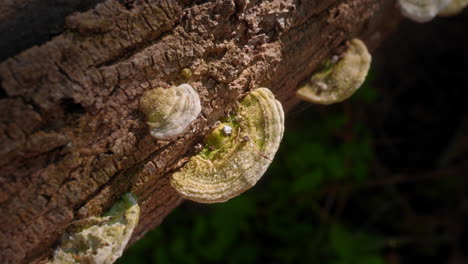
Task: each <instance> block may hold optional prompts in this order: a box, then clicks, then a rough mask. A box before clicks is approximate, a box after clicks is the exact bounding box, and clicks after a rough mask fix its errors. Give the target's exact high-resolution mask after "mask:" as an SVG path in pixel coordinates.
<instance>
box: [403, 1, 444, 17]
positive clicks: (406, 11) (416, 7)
mask: <svg viewBox="0 0 468 264" xmlns="http://www.w3.org/2000/svg"><path fill="white" fill-rule="evenodd" d="M450 1H451V0H398V4H399V5H400V9H401V13H402V14H403V15H404V16H405V17H407V18H409V19H411V20H413V21H415V22H419V23H424V22H428V21H430V20H432V19H433V18H434V17H435V16H436V15H437V14H438V13H439V11H441V10H442V9H444V8H445V7H446V6H447V5H448V4H449V3H450Z"/></svg>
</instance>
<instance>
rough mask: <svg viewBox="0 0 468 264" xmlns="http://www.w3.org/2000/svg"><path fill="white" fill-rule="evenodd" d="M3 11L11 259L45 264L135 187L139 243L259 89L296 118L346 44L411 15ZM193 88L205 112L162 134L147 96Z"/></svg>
mask: <svg viewBox="0 0 468 264" xmlns="http://www.w3.org/2000/svg"><path fill="white" fill-rule="evenodd" d="M16 2H19V1H16ZM50 2H56V1H50ZM99 2H102V3H99ZM2 5H3V6H2V7H0V8H1V9H3V10H0V25H1V26H0V32H1V33H0V37H1V39H2V42H1V46H0V50H1V51H0V58H1V59H3V60H4V61H3V62H1V63H0V80H1V86H0V111H1V112H2V114H1V116H0V142H1V148H0V171H1V175H0V184H1V188H0V210H1V212H2V216H1V217H0V233H1V234H2V236H1V237H0V262H1V263H37V262H39V261H41V260H44V259H46V258H47V257H48V256H50V254H51V252H52V250H53V248H54V247H55V245H56V242H57V241H58V239H59V238H60V236H61V235H62V234H63V233H64V231H65V230H66V229H67V227H68V226H69V225H70V224H71V223H72V222H73V221H75V220H78V219H82V218H84V217H89V216H93V215H100V214H101V213H102V212H103V211H105V210H106V209H107V208H108V207H109V206H110V205H111V204H112V203H113V202H114V201H115V200H116V199H117V198H119V197H120V196H121V195H122V194H123V193H125V192H132V193H133V194H135V195H136V196H137V197H138V201H139V204H140V207H141V216H140V223H139V225H138V227H137V229H136V230H135V232H134V234H133V237H132V241H133V242H134V241H136V240H137V239H139V238H140V237H142V236H143V235H144V233H145V232H147V231H148V230H150V229H152V228H154V227H155V226H156V225H159V224H160V223H161V221H162V220H163V219H164V217H165V216H166V215H167V214H168V213H169V212H170V211H171V210H172V209H173V208H174V207H176V206H177V205H178V204H180V202H181V201H182V199H181V198H180V197H179V196H178V194H177V193H176V192H175V191H174V190H173V189H172V188H171V186H170V184H169V180H168V179H169V177H168V176H169V175H170V174H171V172H173V171H175V170H177V169H179V168H180V167H181V166H182V165H183V164H184V162H185V161H186V160H187V158H188V157H189V156H190V155H192V154H194V152H195V145H196V144H197V143H200V142H202V141H203V136H204V134H205V133H206V132H207V131H208V130H209V128H210V126H211V125H213V124H214V122H216V121H217V120H219V119H220V118H221V117H223V116H225V115H226V114H227V112H228V111H229V110H230V109H231V108H232V107H234V106H235V105H236V102H238V101H239V99H240V98H242V96H243V95H244V94H245V93H246V92H248V91H249V90H251V89H253V88H256V87H268V88H270V89H271V90H272V91H273V92H274V93H275V94H276V97H277V98H278V99H279V100H280V101H281V102H282V103H283V106H284V108H285V110H286V111H287V110H288V109H291V107H292V106H294V105H295V104H296V103H297V102H298V101H297V99H296V98H295V96H294V94H295V93H294V92H295V90H296V89H297V87H298V84H300V82H301V81H303V80H305V79H306V78H307V77H309V76H310V75H311V74H312V72H313V71H314V70H315V69H316V68H317V66H319V64H320V62H321V61H322V60H323V59H324V58H326V57H328V56H330V55H331V54H333V51H334V49H335V48H336V47H337V46H338V45H340V44H341V43H343V41H345V40H347V39H350V38H352V37H359V38H361V39H363V40H364V42H365V43H366V44H367V46H368V47H369V48H370V49H371V50H372V49H374V48H375V47H376V46H377V44H378V43H379V42H380V41H381V40H382V39H383V38H384V37H385V36H386V35H388V33H389V32H391V31H392V30H393V29H394V28H395V26H396V25H397V23H398V21H399V20H400V16H399V12H398V10H397V8H396V6H395V3H394V1H393V0H310V1H292V0H283V1H279V0H278V1H242V0H236V1H233V0H231V1H228V0H218V1H193V2H192V1H189V0H179V1H175V0H165V1H158V0H144V1H143V0H141V1H140V0H136V1H133V0H130V1H128V0H127V1H125V0H121V1H120V2H119V1H115V0H106V1H100V0H88V1H78V0H73V1H68V3H66V4H63V6H53V5H52V4H49V5H48V4H47V1H42V0H23V1H22V2H21V4H18V3H15V5H13V4H8V3H6V4H2ZM65 5H66V6H65ZM86 10H87V11H86ZM75 11H83V12H82V13H73V14H72V12H75ZM52 35H54V37H51V36H52ZM183 68H190V69H191V71H192V72H193V75H192V76H191V77H190V78H188V79H186V78H185V77H184V76H182V75H181V74H180V72H181V70H182V69H183ZM180 83H190V84H191V85H192V86H193V87H194V88H195V89H196V90H197V91H198V93H199V94H200V97H201V101H202V107H203V108H202V114H201V115H200V116H199V117H198V119H197V120H196V121H195V122H194V123H193V124H192V125H191V126H190V127H189V130H188V131H187V132H186V133H185V134H183V135H182V136H180V137H178V138H176V139H173V140H155V139H154V138H152V137H151V136H150V135H149V132H148V127H147V125H146V123H145V121H144V117H143V115H142V114H141V113H140V112H139V110H138V100H139V97H140V95H141V94H142V93H143V92H144V91H146V90H148V89H151V88H154V87H158V86H162V87H169V86H170V85H173V84H180Z"/></svg>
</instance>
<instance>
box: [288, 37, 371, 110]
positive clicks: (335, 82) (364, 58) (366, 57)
mask: <svg viewBox="0 0 468 264" xmlns="http://www.w3.org/2000/svg"><path fill="white" fill-rule="evenodd" d="M346 48H347V49H346V51H345V52H344V53H343V54H341V59H340V58H338V57H336V56H334V57H333V58H332V59H329V60H327V61H326V62H325V63H324V65H322V68H321V70H319V71H318V72H317V73H315V74H313V75H312V77H311V78H310V80H309V81H308V82H307V83H306V84H305V85H304V86H302V87H301V88H299V89H298V90H297V92H296V95H297V96H298V97H299V98H301V99H303V100H306V101H310V102H313V103H317V104H325V105H327V104H333V103H339V102H342V101H344V100H346V99H348V98H349V97H350V96H351V95H353V94H354V92H355V91H356V90H357V89H358V88H359V87H361V85H362V84H363V83H364V80H365V79H366V76H367V73H368V72H369V68H370V63H371V55H370V54H369V52H368V51H367V47H366V45H365V44H364V43H363V42H362V41H361V40H359V39H352V40H350V41H349V42H348V43H347V47H346Z"/></svg>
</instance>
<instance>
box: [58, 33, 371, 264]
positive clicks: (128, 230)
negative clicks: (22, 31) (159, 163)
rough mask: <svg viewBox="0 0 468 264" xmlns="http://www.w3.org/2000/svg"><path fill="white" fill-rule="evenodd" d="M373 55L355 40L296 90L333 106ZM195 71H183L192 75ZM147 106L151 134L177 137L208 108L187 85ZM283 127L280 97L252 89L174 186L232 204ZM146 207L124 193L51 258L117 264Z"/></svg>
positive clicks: (74, 230) (146, 99)
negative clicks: (205, 107) (143, 207)
mask: <svg viewBox="0 0 468 264" xmlns="http://www.w3.org/2000/svg"><path fill="white" fill-rule="evenodd" d="M370 61H371V57H370V55H369V53H368V52H367V49H366V46H365V45H364V43H363V42H362V41H360V40H358V39H353V40H351V41H349V42H347V43H346V48H345V51H344V52H342V53H341V54H337V55H334V56H333V57H332V58H331V59H330V60H327V61H326V62H325V63H324V64H323V66H322V69H321V70H319V71H318V72H317V73H315V74H314V75H312V77H311V78H310V80H309V81H308V82H307V84H305V85H304V86H303V87H301V88H300V89H298V91H297V95H298V96H299V97H300V98H302V99H305V100H308V101H311V102H314V103H319V104H332V103H337V102H341V101H343V100H345V99H347V98H348V97H350V96H351V95H352V94H353V93H354V92H355V91H356V90H357V89H358V88H359V87H360V86H361V85H362V83H363V82H364V79H365V77H366V75H367V72H368V70H369V66H370ZM188 72H189V70H186V69H184V70H183V71H182V75H184V76H185V77H187V76H186V75H187V73H188ZM140 111H141V112H142V113H143V114H144V115H145V117H146V122H147V125H148V126H149V132H150V135H151V136H153V137H154V138H156V139H158V140H171V139H175V138H176V137H177V136H179V135H181V134H183V133H184V132H185V131H187V128H188V127H189V126H190V124H191V123H192V122H193V121H194V120H196V119H197V117H198V115H199V114H200V112H201V104H200V98H199V95H198V93H197V92H196V91H195V89H194V88H193V87H192V86H191V85H190V84H187V83H184V84H181V85H179V86H172V87H171V88H167V89H164V88H156V89H152V90H149V91H146V92H145V93H143V95H142V96H141V98H140ZM283 132H284V112H283V107H282V106H281V103H280V102H279V101H278V100H276V99H275V96H274V95H273V93H272V92H271V91H270V90H269V89H267V88H257V89H254V90H253V91H251V92H250V93H249V94H247V95H246V96H245V97H244V98H243V99H242V100H241V102H240V104H239V105H238V107H237V109H235V110H234V111H233V112H232V114H231V115H229V116H227V117H225V118H224V119H222V120H220V121H218V122H217V123H216V124H215V125H214V128H213V129H212V130H211V131H210V132H209V133H208V135H206V136H205V142H204V147H203V148H202V149H201V151H200V152H199V153H198V154H196V155H195V156H193V157H191V158H190V159H189V160H188V162H187V163H186V164H185V165H184V166H183V167H182V168H181V169H180V170H179V171H177V172H175V173H173V174H172V175H171V185H172V187H173V188H174V189H175V190H177V192H178V193H179V194H180V195H181V196H182V197H184V198H186V199H190V200H192V201H196V202H200V203H218V202H225V201H227V200H229V199H231V198H233V197H236V196H237V195H239V194H241V193H243V192H245V191H246V190H248V189H250V188H251V187H253V186H254V185H255V184H256V183H257V181H258V180H259V179H260V178H261V177H262V176H263V174H264V173H265V171H266V170H267V168H268V166H269V165H270V163H271V162H272V161H273V158H274V157H275V154H276V152H277V150H278V148H279V145H280V142H281V139H282V138H283ZM139 214H140V209H139V207H138V203H137V200H136V198H135V197H134V196H133V195H132V194H125V195H124V196H123V198H122V200H121V201H119V202H117V203H116V204H115V205H114V206H113V207H112V208H111V209H110V210H109V212H107V213H106V214H105V215H104V216H102V217H90V218H86V219H83V220H79V221H76V222H75V223H73V225H72V226H71V227H70V228H69V230H68V231H67V232H66V234H64V236H63V238H62V240H61V243H60V246H59V247H58V248H57V249H56V250H55V252H54V256H53V258H52V260H51V261H50V262H49V263H51V264H61V263H96V264H97V263H106V264H110V263H113V262H114V261H115V260H116V259H117V258H118V257H120V256H121V255H122V252H123V250H124V249H125V246H126V245H127V243H128V241H129V239H130V237H131V234H132V232H133V229H134V228H135V227H136V225H137V223H138V218H139Z"/></svg>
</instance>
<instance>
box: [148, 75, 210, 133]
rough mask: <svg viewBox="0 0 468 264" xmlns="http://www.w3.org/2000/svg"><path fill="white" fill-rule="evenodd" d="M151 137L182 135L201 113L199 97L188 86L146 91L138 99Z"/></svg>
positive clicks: (182, 85)
mask: <svg viewBox="0 0 468 264" xmlns="http://www.w3.org/2000/svg"><path fill="white" fill-rule="evenodd" d="M140 110H141V112H143V113H144V114H145V115H146V119H147V123H148V126H149V127H150V134H151V136H153V137H155V138H157V139H166V138H172V137H175V136H178V135H180V134H182V133H183V132H184V131H185V129H186V128H187V127H188V126H189V125H190V124H191V123H192V122H193V121H194V120H195V119H197V117H198V115H199V114H200V112H201V104H200V97H199V96H198V93H197V92H196V91H195V90H194V89H193V87H192V86H191V85H189V84H186V83H184V84H181V85H179V86H177V87H176V86H173V87H171V88H169V89H164V88H161V87H159V88H156V89H152V90H149V91H146V92H145V93H144V94H143V95H142V96H141V98H140Z"/></svg>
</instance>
